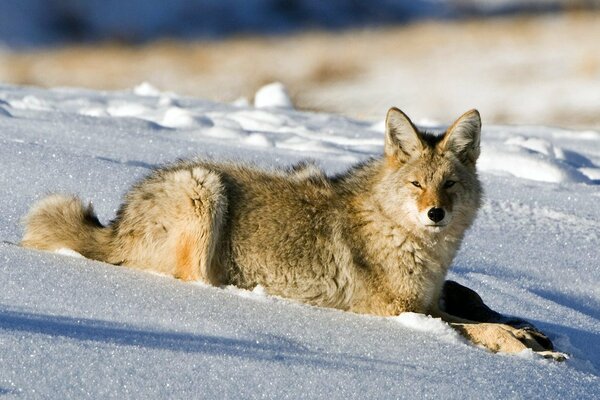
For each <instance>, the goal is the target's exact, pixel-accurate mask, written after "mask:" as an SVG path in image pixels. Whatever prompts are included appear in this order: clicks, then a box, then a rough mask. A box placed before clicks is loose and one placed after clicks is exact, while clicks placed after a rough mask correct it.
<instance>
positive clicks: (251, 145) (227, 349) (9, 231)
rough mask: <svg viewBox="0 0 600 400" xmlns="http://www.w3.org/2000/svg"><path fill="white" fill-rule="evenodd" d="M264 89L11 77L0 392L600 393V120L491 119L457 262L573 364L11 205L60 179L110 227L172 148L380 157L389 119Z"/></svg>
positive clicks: (3, 107) (484, 292) (1, 123)
mask: <svg viewBox="0 0 600 400" xmlns="http://www.w3.org/2000/svg"><path fill="white" fill-rule="evenodd" d="M258 103H259V104H257V105H259V106H260V107H257V108H254V107H252V106H248V105H245V104H243V103H240V104H234V105H230V104H220V103H212V102H208V101H204V100H198V99H193V98H183V97H178V96H176V95H174V94H169V93H161V92H159V91H157V90H156V89H154V88H153V87H151V86H149V85H140V86H138V87H137V88H135V89H134V90H132V91H128V92H92V91H84V90H76V89H54V90H43V89H35V88H26V87H15V86H6V85H4V86H0V171H1V173H0V187H2V191H1V192H0V207H1V212H0V215H1V217H0V218H1V221H2V222H1V223H0V240H1V241H2V242H1V243H0V260H2V261H1V263H0V395H3V396H4V397H6V398H119V399H122V398H219V399H220V398H236V399H237V398H263V397H266V398H294V399H295V398H328V399H329V398H331V399H336V398H340V399H347V398H361V399H362V398H426V397H435V398H540V399H547V398H561V399H582V398H597V397H598V396H599V395H600V268H599V267H600V261H599V259H600V250H599V248H600V246H599V245H600V238H599V236H600V230H599V229H598V225H599V224H600V208H599V207H598V204H600V202H599V201H600V191H599V190H598V187H599V186H598V185H599V184H600V132H597V131H571V130H565V129H557V128H551V127H539V126H511V127H508V126H487V125H486V126H484V129H483V143H482V148H483V152H482V157H481V160H480V163H479V166H480V170H481V177H482V180H483V182H484V186H485V190H486V201H485V205H484V207H483V209H482V211H481V213H480V214H479V217H478V219H477V221H476V223H475V225H474V226H473V228H472V229H471V230H470V231H469V233H468V235H467V237H466V240H465V242H464V245H463V247H462V249H461V250H460V252H459V254H458V256H457V258H456V260H455V262H454V267H453V269H452V272H451V274H450V277H451V278H452V279H455V280H457V281H459V282H460V283H462V284H465V285H467V286H469V287H471V288H473V289H475V290H476V291H478V292H479V293H480V294H481V296H482V297H483V298H484V300H485V301H486V303H488V304H489V305H490V306H491V307H492V308H494V309H496V310H498V311H501V312H503V313H506V314H512V315H518V316H520V317H523V318H526V319H528V320H530V321H532V322H533V323H534V324H535V325H536V326H538V327H539V328H540V329H542V330H543V331H544V332H546V333H547V334H548V335H549V336H550V338H551V339H552V340H553V341H554V342H555V344H556V346H557V347H558V349H559V350H560V351H564V352H567V353H569V354H571V358H570V359H569V360H568V361H566V362H564V363H557V362H554V361H548V360H545V359H541V358H539V357H536V356H534V355H533V354H531V353H524V354H520V355H517V356H508V355H498V354H492V353H489V352H487V351H485V350H482V349H479V348H476V347H473V346H471V345H469V344H467V343H466V342H464V341H463V340H461V339H460V338H459V337H458V336H457V335H456V334H455V333H454V332H453V331H452V330H451V329H450V328H449V327H447V326H446V325H445V324H444V323H442V322H440V321H439V320H434V319H431V318H429V317H425V316H421V315H416V314H403V315H401V316H399V317H395V318H379V317H369V316H361V315H354V314H350V313H345V312H341V311H337V310H328V309H318V308H314V307H309V306H305V305H301V304H296V303H292V302H289V301H286V300H283V299H278V298H273V297H269V296H267V295H265V294H264V293H262V292H261V291H260V290H255V291H254V292H248V291H243V290H239V289H235V288H230V287H228V288H214V287H207V286H203V285H199V284H191V283H184V282H181V281H177V280H175V279H172V278H169V277H164V276H159V275H154V274H149V273H145V272H141V271H136V270H130V269H126V268H122V267H115V266H112V265H108V264H103V263H99V262H94V261H90V260H86V259H81V258H73V257H68V256H65V255H58V254H50V253H42V252H37V251H32V250H26V249H22V248H20V247H18V246H17V245H16V243H18V241H19V239H20V236H21V232H22V230H21V227H20V225H19V219H20V218H21V217H22V216H23V215H24V214H25V213H26V211H27V209H28V207H29V206H30V205H31V203H32V202H34V201H35V200H36V199H39V198H40V197H41V196H44V195H45V194H47V193H48V192H56V191H60V192H69V193H77V194H79V195H80V196H82V197H83V198H86V199H90V200H92V201H93V203H94V206H95V208H96V210H97V212H98V213H99V216H100V219H101V220H102V221H104V222H107V221H109V220H110V219H111V218H113V217H114V213H115V211H116V209H117V207H118V205H119V203H120V198H121V196H122V195H123V193H124V192H125V191H126V190H127V189H128V187H129V186H130V185H131V184H132V183H133V182H135V181H136V180H138V179H139V178H141V177H142V176H144V175H145V174H147V173H148V172H149V169H150V168H152V167H154V166H157V165H160V164H162V163H165V162H169V161H173V160H175V159H176V158H179V157H191V156H196V155H200V156H202V157H210V158H213V159H217V160H223V159H228V160H245V161H250V162H254V163H256V164H258V165H261V166H264V167H265V168H273V167H276V166H286V165H289V164H290V163H293V162H294V161H297V160H300V159H304V158H307V157H308V158H312V159H314V160H316V162H317V163H319V164H320V165H321V166H322V167H323V168H325V169H326V170H327V172H329V173H335V172H339V171H342V170H344V169H345V168H347V167H348V166H350V165H352V164H353V163H355V162H357V161H360V160H363V159H365V158H367V157H371V156H376V155H377V154H379V153H381V151H382V142H383V135H382V123H381V122H380V121H379V122H377V121H372V122H364V121H356V120H351V119H348V118H344V117H340V116H336V115H331V114H315V113H304V112H297V111H294V110H293V109H291V108H290V103H289V101H287V99H286V96H285V93H284V92H283V88H282V87H281V86H271V87H270V88H266V89H264V90H263V91H262V95H260V96H258ZM390 105H391V104H390ZM385 111H386V110H385V109H382V110H381V116H382V118H383V115H384V113H385ZM483 120H484V124H485V115H483ZM417 122H419V121H417ZM420 122H421V125H422V126H426V125H427V123H426V121H420ZM428 128H429V129H432V130H436V129H439V127H431V126H429V127H428Z"/></svg>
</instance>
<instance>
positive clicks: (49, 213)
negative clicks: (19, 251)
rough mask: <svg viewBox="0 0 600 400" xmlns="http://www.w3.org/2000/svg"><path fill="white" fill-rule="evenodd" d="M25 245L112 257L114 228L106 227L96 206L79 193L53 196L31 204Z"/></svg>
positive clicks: (26, 219) (90, 256)
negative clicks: (84, 203) (111, 241)
mask: <svg viewBox="0 0 600 400" xmlns="http://www.w3.org/2000/svg"><path fill="white" fill-rule="evenodd" d="M24 224H25V234H24V235H23V240H22V241H21V245H22V246H24V247H32V248H35V249H40V250H50V251H53V250H58V249H63V248H65V249H70V250H74V251H76V252H78V253H80V254H81V255H83V256H84V257H87V258H92V259H95V260H100V261H106V260H107V259H108V258H109V252H110V251H109V248H110V247H109V246H110V237H111V229H110V228H106V227H104V226H102V224H101V223H100V221H98V218H97V217H96V215H95V214H94V210H93V208H92V205H91V204H90V205H89V206H87V207H86V206H84V205H83V203H82V202H81V200H80V199H79V198H77V197H75V196H64V195H60V194H53V195H50V196H48V197H46V198H44V199H42V200H40V201H39V202H37V203H36V204H34V205H33V207H31V210H30V211H29V214H27V216H25V218H24Z"/></svg>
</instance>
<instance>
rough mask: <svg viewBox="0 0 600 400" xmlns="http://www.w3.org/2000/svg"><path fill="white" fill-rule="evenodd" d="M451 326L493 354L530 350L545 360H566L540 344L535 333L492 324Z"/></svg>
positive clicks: (543, 344) (564, 355)
mask: <svg viewBox="0 0 600 400" xmlns="http://www.w3.org/2000/svg"><path fill="white" fill-rule="evenodd" d="M452 326H453V327H454V329H456V330H457V331H458V332H459V333H460V334H461V335H463V336H464V337H465V338H467V339H469V340H470V341H471V342H472V343H474V344H476V345H479V346H482V347H485V348H486V349H488V350H491V351H493V352H494V353H520V352H522V351H523V350H526V349H531V350H533V351H534V352H535V353H538V354H539V355H541V356H543V357H545V358H552V359H554V360H557V361H564V360H566V359H567V358H568V356H567V355H566V354H563V353H560V352H557V351H552V350H551V349H548V348H547V347H546V346H545V345H546V343H544V341H543V340H542V343H540V342H539V341H538V332H537V331H530V330H529V329H526V328H525V329H520V328H514V327H512V326H510V325H505V324H494V323H475V324H464V323H454V324H452ZM544 337H545V336H544Z"/></svg>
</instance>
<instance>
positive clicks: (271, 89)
mask: <svg viewBox="0 0 600 400" xmlns="http://www.w3.org/2000/svg"><path fill="white" fill-rule="evenodd" d="M254 107H256V108H265V107H276V108H294V104H293V103H292V99H290V95H289V93H288V91H287V89H286V87H285V86H284V85H283V83H281V82H273V83H270V84H268V85H265V86H263V87H261V88H260V89H258V91H257V92H256V94H255V95H254Z"/></svg>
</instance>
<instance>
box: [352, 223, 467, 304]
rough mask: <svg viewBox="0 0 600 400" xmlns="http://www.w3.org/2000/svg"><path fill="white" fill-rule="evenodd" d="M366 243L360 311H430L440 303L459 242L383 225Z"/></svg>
mask: <svg viewBox="0 0 600 400" xmlns="http://www.w3.org/2000/svg"><path fill="white" fill-rule="evenodd" d="M367 239H368V240H367V241H366V242H365V246H364V256H363V257H364V259H363V268H362V270H363V273H362V274H361V275H362V278H363V281H364V285H363V288H364V289H363V290H364V293H357V295H358V296H357V298H360V299H361V301H360V303H361V304H360V307H359V308H360V309H361V310H360V311H363V310H362V309H363V308H366V309H365V310H364V312H370V313H375V314H380V315H397V314H399V313H401V312H405V311H412V312H427V311H428V310H429V309H430V308H431V306H432V305H433V303H434V302H437V301H438V299H439V295H440V292H441V288H442V285H443V282H444V279H445V277H446V272H447V269H448V266H449V265H450V263H451V261H452V257H453V256H454V253H455V251H456V250H455V247H456V246H455V245H454V244H453V243H452V240H448V238H447V237H432V238H417V237H416V236H414V235H411V234H410V232H407V231H406V230H405V229H403V228H402V227H399V226H392V225H386V224H380V225H379V230H378V231H377V232H372V233H371V234H370V235H368V238H367Z"/></svg>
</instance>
